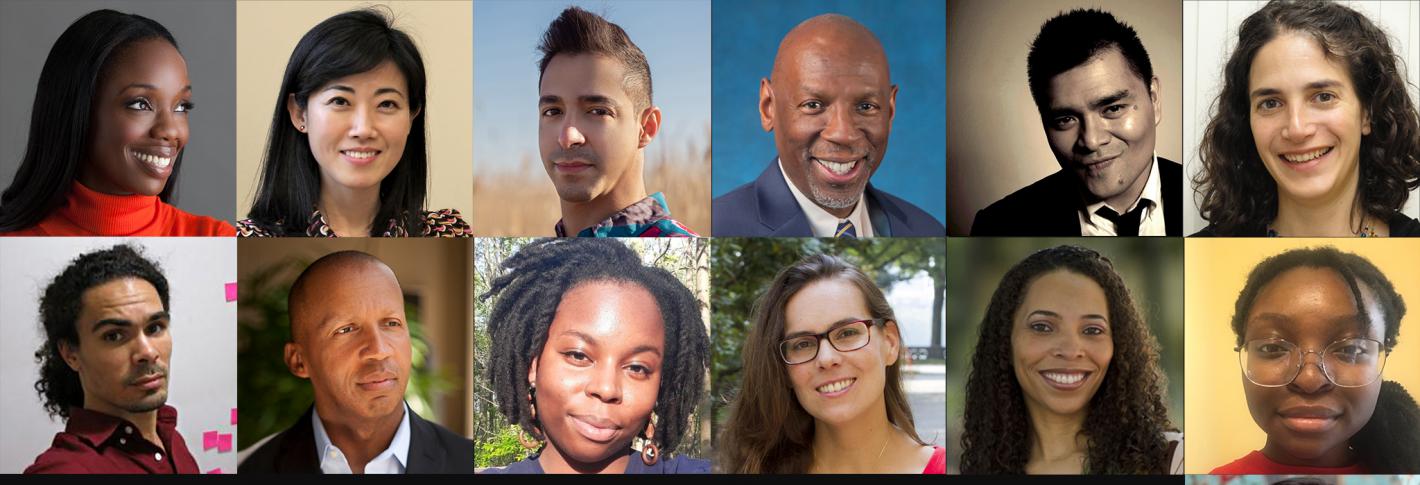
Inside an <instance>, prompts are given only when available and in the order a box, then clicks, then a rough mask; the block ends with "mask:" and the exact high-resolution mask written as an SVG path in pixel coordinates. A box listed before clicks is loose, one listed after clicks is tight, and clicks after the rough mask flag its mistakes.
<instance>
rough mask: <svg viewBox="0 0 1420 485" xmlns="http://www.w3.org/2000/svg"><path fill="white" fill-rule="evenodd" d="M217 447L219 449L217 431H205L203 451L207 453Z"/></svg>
mask: <svg viewBox="0 0 1420 485" xmlns="http://www.w3.org/2000/svg"><path fill="white" fill-rule="evenodd" d="M216 447H217V432H216V431H203V432H202V451H207V450H210V449H213V448H216Z"/></svg>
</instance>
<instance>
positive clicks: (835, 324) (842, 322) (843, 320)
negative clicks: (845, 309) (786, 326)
mask: <svg viewBox="0 0 1420 485" xmlns="http://www.w3.org/2000/svg"><path fill="white" fill-rule="evenodd" d="M863 320H872V319H871V318H858V317H846V318H840V319H838V321H836V322H833V325H829V326H828V330H824V332H832V331H833V329H835V328H838V327H842V326H844V325H847V324H849V323H853V322H858V321H863ZM809 335H818V332H810V331H807V330H801V331H798V332H794V333H791V334H788V335H785V336H784V338H785V339H791V338H799V337H806V336H809Z"/></svg>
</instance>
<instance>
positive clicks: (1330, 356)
mask: <svg viewBox="0 0 1420 485" xmlns="http://www.w3.org/2000/svg"><path fill="white" fill-rule="evenodd" d="M1404 317H1405V301H1404V300H1403V299H1401V297H1400V294H1399V293H1397V292H1396V290H1395V286H1393V285H1392V284H1391V282H1390V280H1389V279H1388V278H1386V276H1385V274H1384V273H1381V271H1380V269H1379V268H1376V266H1375V265H1374V264H1372V263H1371V262H1370V261H1368V260H1366V259H1365V258H1363V257H1361V256H1357V255H1355V254H1351V253H1345V252H1341V251H1338V250H1337V249H1335V248H1331V247H1322V248H1307V249H1294V250H1291V251H1287V252H1285V253H1282V254H1279V255H1276V256H1273V257H1270V258H1267V259H1266V260H1263V261H1262V262H1261V263H1259V264H1258V265H1257V267H1255V268H1253V270H1252V272H1251V273H1250V274H1248V277H1247V283H1246V284H1245V285H1243V289H1242V291H1241V292H1240V293H1238V300H1237V304H1236V310H1235V312H1234V313H1233V318H1232V327H1233V333H1234V334H1235V335H1236V336H1237V347H1236V348H1235V349H1234V350H1236V351H1237V352H1238V366H1239V368H1240V371H1241V372H1242V374H1243V392H1244V394H1245V395H1246V396H1247V407H1248V410H1249V411H1251V413H1252V418H1253V420H1254V421H1256V422H1257V426H1258V427H1260V428H1262V430H1263V431H1264V432H1266V433H1267V443H1266V444H1265V445H1263V447H1262V449H1261V450H1258V451H1253V452H1251V453H1249V454H1247V455H1246V456H1244V457H1242V458H1239V459H1237V460H1235V461H1233V462H1232V463H1228V464H1226V465H1223V466H1221V467H1218V468H1216V469H1214V470H1213V471H1212V473H1215V474H1268V475H1314V474H1326V475H1346V474H1359V473H1386V474H1392V473H1396V474H1410V473H1420V407H1417V405H1416V403H1415V399H1414V398H1412V397H1411V396H1410V394H1409V393H1408V392H1406V390H1405V388H1404V387H1401V385H1400V384H1399V383H1396V382H1393V381H1386V380H1384V379H1383V378H1382V374H1381V373H1382V371H1383V370H1384V369H1385V362H1386V358H1387V357H1388V356H1389V355H1390V353H1391V351H1392V350H1393V349H1394V348H1395V345H1396V343H1397V342H1396V338H1397V337H1398V336H1399V335H1400V322H1401V319H1402V318H1404ZM1310 353H1315V354H1317V356H1316V358H1315V359H1310V360H1309V359H1308V358H1307V354H1310ZM1311 363H1315V365H1309V364H1311Z"/></svg>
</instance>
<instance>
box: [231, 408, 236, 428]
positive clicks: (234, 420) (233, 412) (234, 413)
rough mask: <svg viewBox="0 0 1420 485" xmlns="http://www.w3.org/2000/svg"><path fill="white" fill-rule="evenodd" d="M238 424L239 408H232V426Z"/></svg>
mask: <svg viewBox="0 0 1420 485" xmlns="http://www.w3.org/2000/svg"><path fill="white" fill-rule="evenodd" d="M236 425H237V408H232V426H236Z"/></svg>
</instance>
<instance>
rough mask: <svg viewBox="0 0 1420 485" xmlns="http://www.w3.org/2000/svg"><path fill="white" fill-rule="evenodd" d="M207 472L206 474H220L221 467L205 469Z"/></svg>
mask: <svg viewBox="0 0 1420 485" xmlns="http://www.w3.org/2000/svg"><path fill="white" fill-rule="evenodd" d="M207 474H208V475H221V474H222V469H221V468H213V469H211V470H207Z"/></svg>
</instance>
